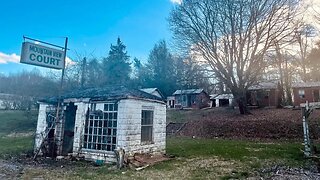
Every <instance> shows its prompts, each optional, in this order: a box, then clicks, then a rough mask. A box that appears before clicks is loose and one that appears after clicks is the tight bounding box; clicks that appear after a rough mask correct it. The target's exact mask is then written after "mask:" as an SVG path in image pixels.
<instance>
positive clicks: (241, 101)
mask: <svg viewBox="0 0 320 180" xmlns="http://www.w3.org/2000/svg"><path fill="white" fill-rule="evenodd" d="M236 99H237V103H238V106H239V111H240V114H251V113H250V111H249V108H248V106H247V101H246V97H245V96H240V97H238V98H236Z"/></svg>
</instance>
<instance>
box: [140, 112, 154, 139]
mask: <svg viewBox="0 0 320 180" xmlns="http://www.w3.org/2000/svg"><path fill="white" fill-rule="evenodd" d="M148 113H150V115H149V116H151V117H149V118H150V119H149V124H145V123H144V122H146V120H145V118H146V117H145V116H147V114H148ZM153 125H154V110H153V109H142V110H141V131H140V133H141V134H140V135H141V137H140V141H141V144H153V143H154V126H153ZM146 129H148V130H146ZM144 130H145V131H147V132H148V131H151V134H150V135H149V136H150V137H143V135H144V133H143V131H144Z"/></svg>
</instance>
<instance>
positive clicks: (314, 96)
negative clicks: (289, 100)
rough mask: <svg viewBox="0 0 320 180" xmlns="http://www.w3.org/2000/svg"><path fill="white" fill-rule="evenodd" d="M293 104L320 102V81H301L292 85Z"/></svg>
mask: <svg viewBox="0 0 320 180" xmlns="http://www.w3.org/2000/svg"><path fill="white" fill-rule="evenodd" d="M292 90H293V105H294V106H300V104H302V103H305V102H306V101H308V102H320V82H301V83H295V84H293V85H292Z"/></svg>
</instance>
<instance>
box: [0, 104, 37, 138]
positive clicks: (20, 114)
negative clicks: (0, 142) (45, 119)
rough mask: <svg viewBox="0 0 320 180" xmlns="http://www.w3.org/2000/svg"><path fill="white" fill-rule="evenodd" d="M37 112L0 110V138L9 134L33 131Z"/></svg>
mask: <svg viewBox="0 0 320 180" xmlns="http://www.w3.org/2000/svg"><path fill="white" fill-rule="evenodd" d="M37 115H38V112H37V111H4V110H0V136H2V135H6V134H10V133H14V132H17V133H25V132H30V131H35V129H36V126H37Z"/></svg>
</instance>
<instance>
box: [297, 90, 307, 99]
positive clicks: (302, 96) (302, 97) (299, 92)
mask: <svg viewBox="0 0 320 180" xmlns="http://www.w3.org/2000/svg"><path fill="white" fill-rule="evenodd" d="M302 92H303V93H302ZM298 95H299V97H300V99H304V98H306V92H305V90H304V89H299V90H298Z"/></svg>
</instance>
